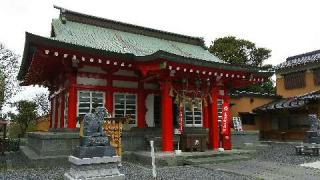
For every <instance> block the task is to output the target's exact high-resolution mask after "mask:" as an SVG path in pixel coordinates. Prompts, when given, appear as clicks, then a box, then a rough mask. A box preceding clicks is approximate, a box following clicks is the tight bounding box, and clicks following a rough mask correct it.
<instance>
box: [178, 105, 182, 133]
mask: <svg viewBox="0 0 320 180" xmlns="http://www.w3.org/2000/svg"><path fill="white" fill-rule="evenodd" d="M182 128H183V107H182V106H180V108H179V131H180V133H181V134H182Z"/></svg>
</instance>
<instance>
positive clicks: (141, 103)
mask: <svg viewBox="0 0 320 180" xmlns="http://www.w3.org/2000/svg"><path fill="white" fill-rule="evenodd" d="M145 127H146V93H145V92H144V86H143V82H139V92H138V128H145Z"/></svg>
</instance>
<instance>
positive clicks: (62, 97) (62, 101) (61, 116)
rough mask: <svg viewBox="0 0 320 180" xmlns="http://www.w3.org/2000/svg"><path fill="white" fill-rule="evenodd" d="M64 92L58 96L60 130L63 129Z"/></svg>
mask: <svg viewBox="0 0 320 180" xmlns="http://www.w3.org/2000/svg"><path fill="white" fill-rule="evenodd" d="M64 97H65V96H64V92H62V93H61V94H60V104H61V105H60V107H61V109H60V128H64V103H65V99H64Z"/></svg>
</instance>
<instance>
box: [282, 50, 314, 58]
mask: <svg viewBox="0 0 320 180" xmlns="http://www.w3.org/2000/svg"><path fill="white" fill-rule="evenodd" d="M319 53H320V49H319V50H314V51H310V52H306V53H302V54H298V55H294V56H289V57H288V58H287V59H286V61H291V60H294V59H297V58H301V57H304V56H310V55H314V54H319Z"/></svg>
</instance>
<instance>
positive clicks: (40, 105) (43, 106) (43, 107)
mask: <svg viewBox="0 0 320 180" xmlns="http://www.w3.org/2000/svg"><path fill="white" fill-rule="evenodd" d="M33 101H34V102H35V103H36V105H37V110H38V114H39V115H40V116H45V115H47V114H49V112H50V102H49V97H48V94H47V93H38V94H36V96H35V97H34V98H33Z"/></svg>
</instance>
